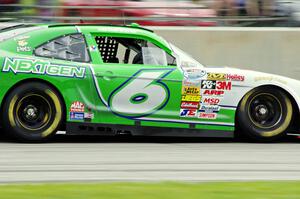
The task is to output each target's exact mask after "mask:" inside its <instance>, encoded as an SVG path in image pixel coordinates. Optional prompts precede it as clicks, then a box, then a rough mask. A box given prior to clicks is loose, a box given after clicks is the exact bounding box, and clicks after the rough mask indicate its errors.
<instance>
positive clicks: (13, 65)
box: [2, 57, 85, 78]
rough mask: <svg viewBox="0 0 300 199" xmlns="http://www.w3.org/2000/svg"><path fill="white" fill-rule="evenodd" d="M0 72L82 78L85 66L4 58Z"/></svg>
mask: <svg viewBox="0 0 300 199" xmlns="http://www.w3.org/2000/svg"><path fill="white" fill-rule="evenodd" d="M2 72H13V73H14V74H17V73H31V74H40V75H43V74H47V75H51V76H60V77H75V78H84V76H85V68H84V67H77V66H63V65H53V64H51V63H50V62H48V61H43V60H30V59H21V58H8V57H6V58H5V61H4V64H3V67H2Z"/></svg>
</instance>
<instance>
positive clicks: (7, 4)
mask: <svg viewBox="0 0 300 199" xmlns="http://www.w3.org/2000/svg"><path fill="white" fill-rule="evenodd" d="M0 3H1V6H0V16H1V19H0V20H1V21H16V20H18V21H24V22H64V23H70V22H73V23H74V22H75V23H113V24H129V23H131V22H138V23H139V24H141V25H147V26H205V27H207V26H241V27H245V26H252V27H253V26H259V27H261V26H272V27H273V26H276V27H278V26H281V27H291V26H293V27H294V26H299V24H300V1H298V0H285V1H284V0H194V1H191V0H181V1H180V0H131V1H130V0H89V1H86V0H0Z"/></svg>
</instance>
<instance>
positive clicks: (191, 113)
mask: <svg viewBox="0 0 300 199" xmlns="http://www.w3.org/2000/svg"><path fill="white" fill-rule="evenodd" d="M180 117H197V109H180Z"/></svg>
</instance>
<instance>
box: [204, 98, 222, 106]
mask: <svg viewBox="0 0 300 199" xmlns="http://www.w3.org/2000/svg"><path fill="white" fill-rule="evenodd" d="M202 103H203V104H211V105H215V104H219V103H220V99H219V98H214V97H204V98H203V99H202Z"/></svg>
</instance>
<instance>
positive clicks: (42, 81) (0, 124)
mask: <svg viewBox="0 0 300 199" xmlns="http://www.w3.org/2000/svg"><path fill="white" fill-rule="evenodd" d="M29 82H40V83H43V84H46V85H47V86H49V87H51V88H52V89H53V90H55V91H56V92H57V93H58V95H59V98H60V99H61V100H62V102H63V105H62V107H63V116H64V117H63V118H64V120H63V121H62V126H61V127H60V128H61V129H60V130H65V129H66V103H65V99H64V98H63V96H62V94H61V93H60V91H59V90H58V89H57V88H56V86H54V85H53V84H51V83H50V82H48V81H46V80H43V79H37V78H30V79H25V80H22V81H19V82H17V83H16V84H15V85H13V86H12V87H11V88H10V89H9V90H8V91H7V92H6V93H5V95H4V98H3V100H2V102H1V107H0V111H1V113H3V104H4V102H5V100H6V98H7V97H8V94H9V93H10V92H12V91H13V90H14V89H15V88H17V87H18V86H20V85H22V84H26V83H29ZM0 115H1V116H0V118H1V117H2V114H0ZM2 121H3V120H2V118H1V119H0V126H2V123H1V122H2Z"/></svg>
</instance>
